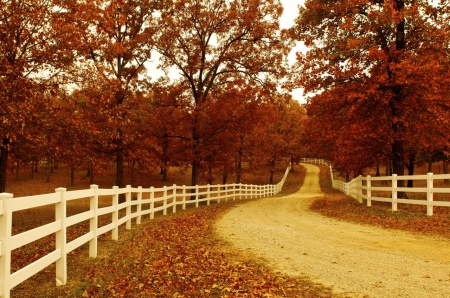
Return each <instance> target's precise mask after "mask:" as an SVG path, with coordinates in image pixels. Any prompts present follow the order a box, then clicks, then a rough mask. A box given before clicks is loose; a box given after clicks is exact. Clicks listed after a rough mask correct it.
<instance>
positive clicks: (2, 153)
mask: <svg viewBox="0 0 450 298" xmlns="http://www.w3.org/2000/svg"><path fill="white" fill-rule="evenodd" d="M9 141H10V139H9V138H3V140H2V143H1V145H0V193H2V192H5V191H6V167H7V164H8V152H9V150H8V146H9Z"/></svg>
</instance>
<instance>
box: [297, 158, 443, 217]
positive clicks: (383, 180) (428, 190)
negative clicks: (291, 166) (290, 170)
mask: <svg viewBox="0 0 450 298" xmlns="http://www.w3.org/2000/svg"><path fill="white" fill-rule="evenodd" d="M301 161H302V162H305V163H316V164H324V165H327V166H328V167H329V168H330V174H331V179H332V184H333V188H335V189H338V190H340V191H341V192H343V193H345V194H347V195H350V196H351V197H353V198H355V199H357V200H358V202H360V203H362V202H363V200H366V203H367V206H368V207H370V206H371V205H372V201H379V202H389V203H391V205H392V211H397V210H398V204H399V203H400V204H414V205H423V206H426V208H427V215H428V216H432V215H433V211H434V207H438V206H439V207H450V201H444V200H443V199H440V200H435V197H434V194H450V187H445V185H446V183H445V181H448V180H450V174H437V175H434V174H433V173H428V174H426V175H402V176H397V175H396V174H393V175H392V176H381V177H372V176H370V175H367V176H358V177H356V178H355V179H353V180H352V181H350V182H347V183H345V182H343V181H339V180H335V179H334V177H333V170H332V167H331V163H330V162H328V161H326V160H322V159H314V158H304V159H302V160H301ZM408 180H413V181H414V185H415V187H399V186H398V181H404V184H405V185H406V183H407V181H408ZM436 181H437V182H438V183H436ZM443 186H444V187H443ZM399 193H400V194H402V193H406V194H408V196H411V198H409V199H405V198H402V197H399ZM445 199H448V198H445Z"/></svg>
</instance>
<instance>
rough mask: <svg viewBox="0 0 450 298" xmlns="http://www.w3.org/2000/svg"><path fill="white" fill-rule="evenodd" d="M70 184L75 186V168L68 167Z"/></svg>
mask: <svg viewBox="0 0 450 298" xmlns="http://www.w3.org/2000/svg"><path fill="white" fill-rule="evenodd" d="M70 186H72V187H73V186H75V168H74V167H70Z"/></svg>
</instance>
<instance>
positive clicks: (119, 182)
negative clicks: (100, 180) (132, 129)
mask: <svg viewBox="0 0 450 298" xmlns="http://www.w3.org/2000/svg"><path fill="white" fill-rule="evenodd" d="M118 143H119V146H118V148H117V155H116V186H118V187H119V188H123V187H125V185H124V183H123V151H122V140H121V139H119V140H118ZM123 202H125V195H124V194H120V195H119V203H123Z"/></svg>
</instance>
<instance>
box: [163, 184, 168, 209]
mask: <svg viewBox="0 0 450 298" xmlns="http://www.w3.org/2000/svg"><path fill="white" fill-rule="evenodd" d="M163 206H164V209H163V215H167V186H164V192H163Z"/></svg>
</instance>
